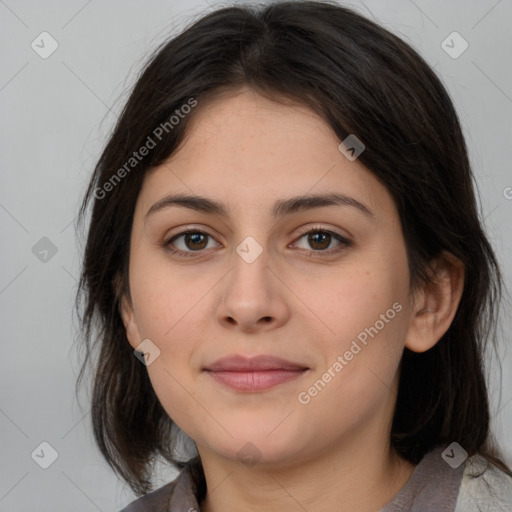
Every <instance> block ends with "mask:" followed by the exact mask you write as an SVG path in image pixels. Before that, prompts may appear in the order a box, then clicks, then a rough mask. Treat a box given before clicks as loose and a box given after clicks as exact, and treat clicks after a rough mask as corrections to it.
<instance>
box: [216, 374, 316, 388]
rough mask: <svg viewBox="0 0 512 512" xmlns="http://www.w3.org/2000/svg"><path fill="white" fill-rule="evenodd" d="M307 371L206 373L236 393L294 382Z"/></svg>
mask: <svg viewBox="0 0 512 512" xmlns="http://www.w3.org/2000/svg"><path fill="white" fill-rule="evenodd" d="M306 371H307V370H305V369H304V370H262V371H253V372H232V371H229V372H228V371H225V372H220V371H216V372H212V371H208V373H209V374H210V375H211V376H212V377H213V378H214V379H215V380H216V381H218V382H220V383H221V384H224V385H226V386H228V387H230V388H232V389H236V390H238V391H247V392H250V391H253V392H254V391H264V390H266V389H270V388H273V387H274V386H277V385H278V384H284V383H285V382H288V381H291V380H294V379H296V378H298V377H300V376H301V375H303V374H304V372H306Z"/></svg>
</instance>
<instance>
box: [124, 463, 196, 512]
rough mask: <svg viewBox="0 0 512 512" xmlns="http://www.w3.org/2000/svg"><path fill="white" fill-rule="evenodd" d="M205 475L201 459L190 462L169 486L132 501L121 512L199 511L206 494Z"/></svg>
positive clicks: (166, 485)
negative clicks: (200, 501)
mask: <svg viewBox="0 0 512 512" xmlns="http://www.w3.org/2000/svg"><path fill="white" fill-rule="evenodd" d="M203 480H204V474H203V473H202V468H201V462H200V459H199V457H195V458H193V459H191V460H189V461H188V462H187V463H186V464H185V466H184V467H183V468H182V469H181V471H180V472H179V474H178V476H177V477H176V478H175V479H174V480H173V481H172V482H169V483H168V484H165V485H163V486H162V487H160V488H158V489H156V490H155V491H153V492H150V493H149V494H146V495H144V496H142V497H141V498H138V499H136V500H135V501H132V502H131V503H130V504H129V505H128V506H126V507H125V508H123V509H122V510H121V511H120V512H176V511H178V510H179V511H182V510H187V511H189V510H196V511H197V510H199V504H198V499H200V498H201V496H202V495H203V494H204V488H203V487H204V486H203V483H204V482H203Z"/></svg>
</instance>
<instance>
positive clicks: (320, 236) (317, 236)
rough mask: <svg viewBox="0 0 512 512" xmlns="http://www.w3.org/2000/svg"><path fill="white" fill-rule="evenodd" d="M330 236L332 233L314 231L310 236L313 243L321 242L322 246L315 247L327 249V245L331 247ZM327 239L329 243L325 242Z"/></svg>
mask: <svg viewBox="0 0 512 512" xmlns="http://www.w3.org/2000/svg"><path fill="white" fill-rule="evenodd" d="M330 237H331V235H329V234H328V233H312V234H311V235H310V237H309V242H310V244H312V245H314V244H316V243H320V245H321V247H314V248H315V249H325V248H326V247H329V239H330ZM326 241H327V243H325V242H326ZM322 242H323V243H322Z"/></svg>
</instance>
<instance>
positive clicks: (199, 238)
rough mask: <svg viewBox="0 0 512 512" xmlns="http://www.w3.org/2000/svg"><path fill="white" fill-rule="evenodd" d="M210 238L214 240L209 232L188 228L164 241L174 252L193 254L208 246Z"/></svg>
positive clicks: (185, 254) (186, 254)
mask: <svg viewBox="0 0 512 512" xmlns="http://www.w3.org/2000/svg"><path fill="white" fill-rule="evenodd" d="M209 239H212V240H213V238H212V236H211V235H209V234H208V233H205V232H203V231H199V230H197V229H194V230H187V231H183V232H181V233H178V234H176V235H174V236H173V237H172V238H170V239H169V240H167V241H166V242H164V244H163V246H164V247H167V248H168V249H169V250H170V251H171V252H172V253H179V254H182V255H184V256H193V254H192V253H194V252H202V251H203V249H207V248H208V242H209ZM217 245H218V244H217Z"/></svg>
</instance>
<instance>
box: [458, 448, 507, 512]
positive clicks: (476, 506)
mask: <svg viewBox="0 0 512 512" xmlns="http://www.w3.org/2000/svg"><path fill="white" fill-rule="evenodd" d="M510 511H512V477H510V476H509V475H507V474H506V473H505V472H503V471H502V470H501V469H499V468H497V467H496V466H494V465H493V464H491V463H489V462H487V460H486V459H484V457H482V456H481V455H474V456H473V457H470V458H469V459H468V460H467V462H466V467H465V469H464V474H463V477H462V482H461V486H460V490H459V496H458V499H457V505H456V508H455V512H510Z"/></svg>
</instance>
